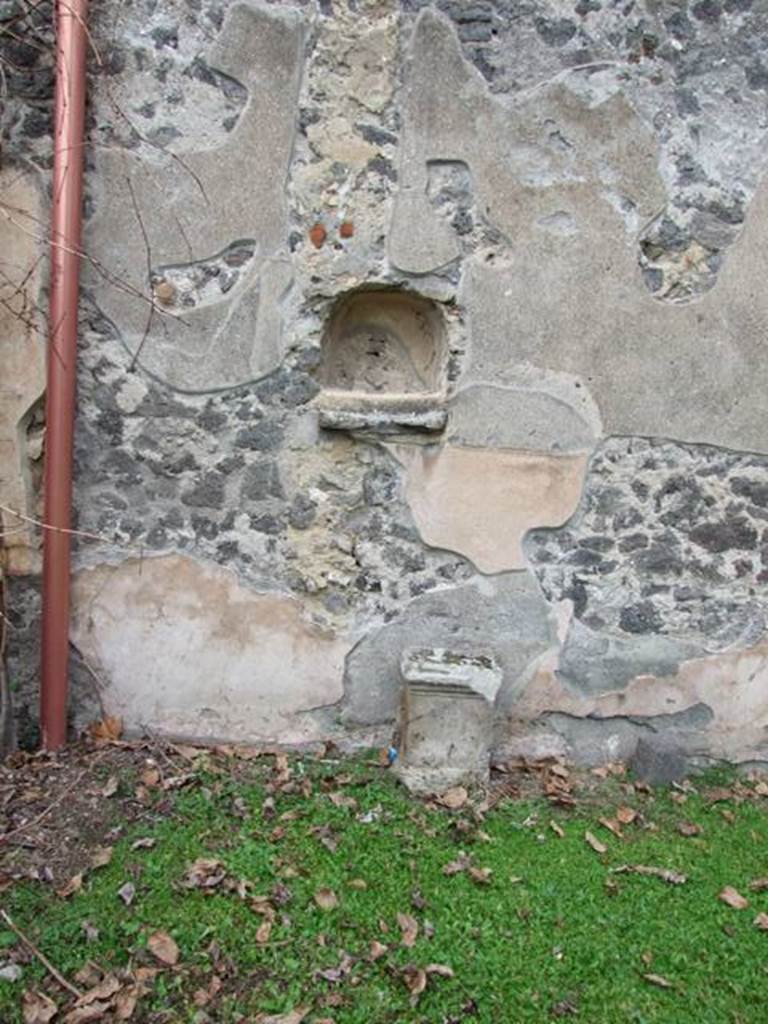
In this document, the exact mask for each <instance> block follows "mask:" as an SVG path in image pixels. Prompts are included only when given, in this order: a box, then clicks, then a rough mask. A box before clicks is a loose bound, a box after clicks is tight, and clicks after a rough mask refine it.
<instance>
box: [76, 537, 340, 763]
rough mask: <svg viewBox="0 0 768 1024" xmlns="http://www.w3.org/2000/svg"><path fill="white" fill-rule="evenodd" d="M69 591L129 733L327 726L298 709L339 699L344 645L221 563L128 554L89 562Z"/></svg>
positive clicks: (204, 734)
mask: <svg viewBox="0 0 768 1024" xmlns="http://www.w3.org/2000/svg"><path fill="white" fill-rule="evenodd" d="M73 593H74V620H73V631H72V639H73V641H74V643H75V644H76V645H77V647H78V648H79V649H80V650H81V651H82V652H83V654H84V655H85V657H86V658H87V659H88V661H89V662H90V663H91V664H93V665H94V667H97V668H98V670H99V673H100V674H101V675H102V678H103V680H104V683H105V686H106V689H105V692H104V693H103V700H104V704H105V707H106V710H107V711H108V712H109V713H110V714H116V715H120V716H122V718H123V721H124V724H125V727H126V729H128V730H129V731H131V732H136V731H140V730H141V728H142V726H143V725H145V724H146V725H148V726H150V727H151V728H152V729H153V730H154V731H157V732H159V733H162V734H164V735H171V736H177V737H187V738H197V739H203V740H215V739H221V738H228V739H231V740H238V741H240V740H243V741H270V742H273V741H280V742H283V743H303V742H307V741H310V740H314V739H317V738H319V735H320V733H319V731H318V729H319V727H316V726H315V725H314V723H313V721H312V716H309V715H306V714H302V712H306V711H309V710H311V709H313V708H317V707H321V706H323V705H328V704H333V703H334V702H336V701H337V700H339V699H340V698H341V696H342V677H343V671H344V656H345V654H346V652H347V646H348V645H347V644H345V643H344V642H343V641H342V640H341V639H339V638H338V637H337V636H335V635H333V634H331V633H328V632H325V631H323V630H321V629H320V628H318V627H316V626H315V625H313V624H312V623H310V622H308V621H307V620H306V619H305V618H304V617H303V616H302V609H301V606H300V605H299V603H298V602H297V601H295V600H293V599H292V598H289V597H286V596H284V595H281V594H274V593H272V594H264V593H256V592H254V591H252V590H250V589H247V588H246V587H244V586H242V584H241V583H240V582H239V581H238V579H237V577H236V576H235V575H234V574H233V573H231V572H228V571H227V570H225V569H222V568H220V567H218V566H211V565H204V564H201V563H199V562H196V561H194V560H193V559H190V558H186V557H182V556H178V555H169V556H164V557H158V558H150V559H144V560H139V559H130V560H128V561H125V562H123V563H122V564H121V565H119V566H108V565H102V566H98V567H96V568H94V569H87V570H84V571H83V572H81V573H79V575H78V576H77V577H76V579H75V582H74V591H73Z"/></svg>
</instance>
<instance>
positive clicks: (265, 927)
mask: <svg viewBox="0 0 768 1024" xmlns="http://www.w3.org/2000/svg"><path fill="white" fill-rule="evenodd" d="M271 934H272V918H271V917H265V918H264V920H263V921H262V922H261V924H260V925H259V927H258V928H257V929H256V942H257V943H258V944H259V945H260V946H263V945H265V944H266V943H267V942H269V937H270V935H271Z"/></svg>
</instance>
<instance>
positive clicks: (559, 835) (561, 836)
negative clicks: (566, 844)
mask: <svg viewBox="0 0 768 1024" xmlns="http://www.w3.org/2000/svg"><path fill="white" fill-rule="evenodd" d="M549 827H550V828H551V829H552V831H553V832H554V833H555V835H556V836H557V838H558V839H564V838H565V832H564V831H563V830H562V829H561V828H560V826H559V825H558V824H557V822H556V821H550V823H549Z"/></svg>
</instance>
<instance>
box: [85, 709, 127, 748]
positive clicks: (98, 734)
mask: <svg viewBox="0 0 768 1024" xmlns="http://www.w3.org/2000/svg"><path fill="white" fill-rule="evenodd" d="M87 732H88V735H89V736H90V737H91V739H94V740H96V742H97V743H112V742H113V741H114V740H119V739H120V737H121V736H122V735H123V720H122V718H120V717H119V716H118V715H105V716H104V718H102V719H101V721H100V722H91V723H90V725H88V726H87Z"/></svg>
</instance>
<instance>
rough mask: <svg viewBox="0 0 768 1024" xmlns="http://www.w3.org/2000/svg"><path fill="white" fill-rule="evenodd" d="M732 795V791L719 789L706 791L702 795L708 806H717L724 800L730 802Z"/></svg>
mask: <svg viewBox="0 0 768 1024" xmlns="http://www.w3.org/2000/svg"><path fill="white" fill-rule="evenodd" d="M734 795H735V794H734V792H733V790H732V789H725V788H723V787H719V788H717V789H708V790H707V792H706V793H705V794H704V799H705V800H706V801H707V803H709V804H718V803H722V802H723V801H724V800H732V799H733V797H734Z"/></svg>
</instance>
